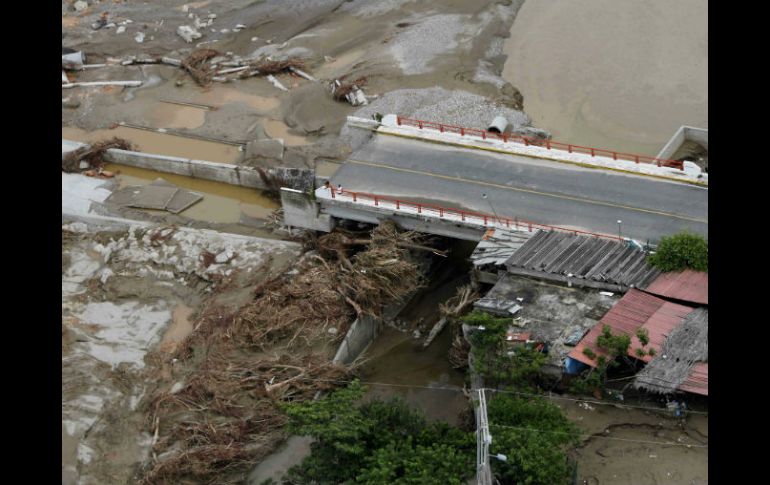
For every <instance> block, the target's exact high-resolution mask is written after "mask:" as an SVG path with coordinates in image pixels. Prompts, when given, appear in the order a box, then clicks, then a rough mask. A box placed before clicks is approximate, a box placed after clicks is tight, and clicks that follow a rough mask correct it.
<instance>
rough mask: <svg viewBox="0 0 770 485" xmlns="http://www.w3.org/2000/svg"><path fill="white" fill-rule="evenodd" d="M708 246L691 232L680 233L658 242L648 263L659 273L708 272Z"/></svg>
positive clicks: (700, 237) (701, 238)
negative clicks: (684, 270) (685, 270)
mask: <svg viewBox="0 0 770 485" xmlns="http://www.w3.org/2000/svg"><path fill="white" fill-rule="evenodd" d="M708 258H709V245H708V241H706V240H705V239H704V238H703V237H702V236H699V235H697V234H693V233H691V232H687V231H684V232H680V233H677V234H674V235H673V236H667V237H663V238H661V240H660V244H659V245H658V249H657V250H656V251H655V254H651V255H650V256H649V257H648V261H649V262H650V264H652V265H653V266H656V267H657V268H659V269H660V270H661V271H681V270H683V269H687V268H689V269H694V270H695V271H706V272H707V271H708V269H709V260H708Z"/></svg>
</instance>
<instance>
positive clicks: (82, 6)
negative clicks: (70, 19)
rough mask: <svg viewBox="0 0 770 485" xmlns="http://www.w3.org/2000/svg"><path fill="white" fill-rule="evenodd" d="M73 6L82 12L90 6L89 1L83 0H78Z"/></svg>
mask: <svg viewBox="0 0 770 485" xmlns="http://www.w3.org/2000/svg"><path fill="white" fill-rule="evenodd" d="M72 6H73V7H75V11H76V12H82V11H83V10H85V9H87V8H88V2H84V1H83V0H78V1H77V2H75V3H74V4H73V5H72Z"/></svg>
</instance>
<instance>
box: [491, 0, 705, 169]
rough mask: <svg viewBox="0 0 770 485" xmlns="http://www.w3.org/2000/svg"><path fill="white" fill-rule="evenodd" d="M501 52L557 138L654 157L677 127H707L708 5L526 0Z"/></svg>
mask: <svg viewBox="0 0 770 485" xmlns="http://www.w3.org/2000/svg"><path fill="white" fill-rule="evenodd" d="M505 53H506V54H507V55H508V59H507V61H506V63H505V67H504V69H503V77H504V78H505V79H506V80H507V81H509V82H510V83H511V84H513V85H514V86H516V87H517V88H518V89H519V90H520V91H521V93H522V95H523V96H524V110H525V111H526V113H527V114H528V115H529V116H530V117H531V118H532V119H533V122H534V124H535V126H538V127H540V128H544V129H546V130H549V131H551V132H552V133H553V137H554V139H555V140H558V141H561V142H568V143H574V144H578V145H584V146H594V147H599V148H608V149H612V150H619V151H627V152H632V153H640V154H647V155H653V156H654V155H656V154H657V153H658V151H660V149H661V148H662V147H663V145H664V144H665V143H666V142H667V141H668V139H669V138H670V137H671V136H672V135H673V134H674V132H675V131H676V130H677V129H678V128H679V127H680V126H681V125H691V126H698V127H703V128H707V127H708V5H707V2H705V1H702V0H681V1H677V2H671V1H668V0H650V1H647V2H636V1H633V0H621V1H618V0H586V1H582V2H573V1H571V0H551V1H547V2H532V1H527V2H524V5H523V6H522V8H521V10H519V13H518V15H517V17H516V20H515V21H514V23H513V26H512V28H511V36H510V38H509V39H508V40H507V41H506V44H505Z"/></svg>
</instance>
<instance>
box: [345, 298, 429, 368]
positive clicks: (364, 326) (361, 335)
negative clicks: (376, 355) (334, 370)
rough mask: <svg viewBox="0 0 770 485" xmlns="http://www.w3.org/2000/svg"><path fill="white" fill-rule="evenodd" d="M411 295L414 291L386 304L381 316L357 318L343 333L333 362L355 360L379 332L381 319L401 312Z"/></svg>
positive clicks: (346, 362) (348, 362)
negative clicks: (388, 304) (395, 301)
mask: <svg viewBox="0 0 770 485" xmlns="http://www.w3.org/2000/svg"><path fill="white" fill-rule="evenodd" d="M415 293H416V292H415ZM413 296H414V293H413V294H412V295H410V296H408V297H406V298H404V300H403V301H402V302H399V303H395V304H393V305H390V306H388V307H387V308H386V309H385V311H384V312H383V318H374V317H372V316H369V315H366V316H363V317H360V318H357V319H356V321H355V322H353V325H351V326H350V329H348V333H347V334H345V338H344V339H343V340H342V343H340V346H339V348H338V349H337V354H336V355H335V356H334V360H333V362H334V363H335V364H350V363H351V362H353V361H354V360H356V359H357V358H358V356H360V355H361V354H362V353H363V352H364V351H365V350H366V348H367V347H369V344H371V343H372V342H374V339H376V338H377V335H379V334H380V329H381V328H382V325H383V319H385V320H387V319H390V318H394V317H395V316H396V315H398V314H399V313H401V310H403V309H404V307H405V306H406V304H407V303H409V301H410V300H411V299H412V297H413Z"/></svg>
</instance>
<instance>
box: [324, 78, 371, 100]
mask: <svg viewBox="0 0 770 485" xmlns="http://www.w3.org/2000/svg"><path fill="white" fill-rule="evenodd" d="M343 79H344V77H343ZM367 82H368V80H367V78H366V77H359V78H358V79H356V80H354V81H351V82H340V80H339V79H335V80H334V81H332V83H331V84H330V87H331V91H332V97H333V98H334V100H335V101H342V100H343V99H344V100H347V102H348V103H350V104H351V105H353V106H365V105H367V104H369V100H368V99H367V97H366V95H365V94H364V92H363V91H362V90H361V86H365V85H366V83H367ZM371 97H372V98H374V96H371Z"/></svg>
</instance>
